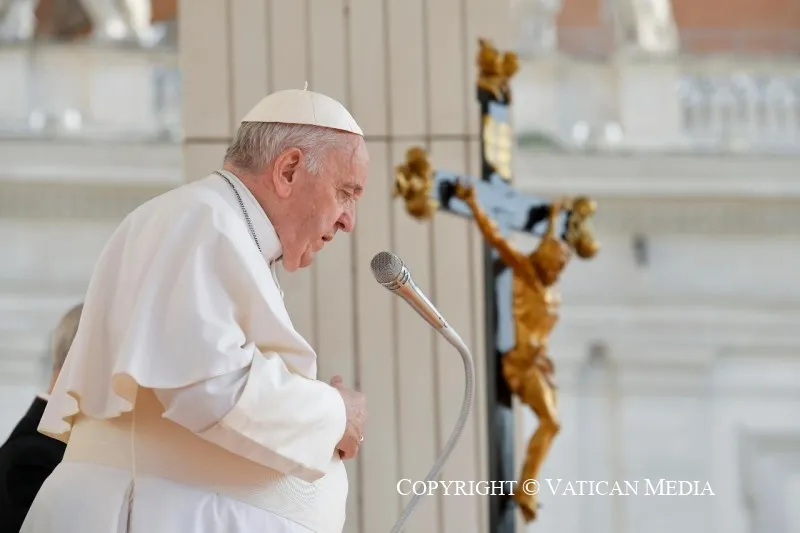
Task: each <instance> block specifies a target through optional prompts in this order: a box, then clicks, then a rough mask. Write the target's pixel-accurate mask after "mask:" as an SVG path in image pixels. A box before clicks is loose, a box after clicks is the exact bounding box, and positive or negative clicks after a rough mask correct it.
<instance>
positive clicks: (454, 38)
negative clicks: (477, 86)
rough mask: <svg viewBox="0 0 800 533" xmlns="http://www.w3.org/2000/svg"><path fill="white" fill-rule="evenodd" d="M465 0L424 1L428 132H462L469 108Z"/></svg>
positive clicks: (470, 77) (469, 88) (465, 128)
mask: <svg viewBox="0 0 800 533" xmlns="http://www.w3.org/2000/svg"><path fill="white" fill-rule="evenodd" d="M463 3H464V0H436V1H435V2H426V4H425V9H426V19H427V24H426V28H427V42H428V47H427V53H428V58H427V62H426V65H427V79H428V92H427V96H428V100H429V102H428V106H429V107H428V108H429V114H430V118H429V120H430V134H431V135H462V134H464V133H466V131H467V122H466V121H467V115H468V114H469V113H471V112H472V100H473V96H472V95H473V94H474V91H473V90H472V87H473V83H472V72H473V71H472V69H470V70H466V68H467V61H466V44H467V42H466V40H465V39H466V36H465V31H464V23H463V18H464V11H463V9H462V5H463Z"/></svg>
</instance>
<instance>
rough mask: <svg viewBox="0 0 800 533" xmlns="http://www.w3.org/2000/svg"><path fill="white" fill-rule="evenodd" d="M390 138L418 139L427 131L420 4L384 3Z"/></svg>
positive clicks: (393, 0) (408, 1) (391, 0)
mask: <svg viewBox="0 0 800 533" xmlns="http://www.w3.org/2000/svg"><path fill="white" fill-rule="evenodd" d="M386 4H387V6H388V19H389V31H388V35H389V53H388V61H389V65H388V66H389V99H390V100H389V106H390V109H391V116H390V122H389V123H390V125H391V135H395V136H397V135H401V136H402V135H405V136H409V135H413V136H422V135H425V134H427V133H428V128H427V116H426V115H427V101H426V100H427V98H426V97H427V95H426V91H427V83H426V82H427V80H426V68H425V60H426V58H425V55H426V53H427V51H428V48H427V47H426V43H425V17H424V11H425V10H424V7H423V2H422V0H388V1H387V2H386Z"/></svg>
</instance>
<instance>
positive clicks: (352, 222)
mask: <svg viewBox="0 0 800 533" xmlns="http://www.w3.org/2000/svg"><path fill="white" fill-rule="evenodd" d="M337 225H338V226H339V229H341V230H342V231H346V232H347V233H350V232H351V231H353V229H354V228H355V226H356V213H355V211H345V212H344V213H342V216H340V217H339V220H338V221H337Z"/></svg>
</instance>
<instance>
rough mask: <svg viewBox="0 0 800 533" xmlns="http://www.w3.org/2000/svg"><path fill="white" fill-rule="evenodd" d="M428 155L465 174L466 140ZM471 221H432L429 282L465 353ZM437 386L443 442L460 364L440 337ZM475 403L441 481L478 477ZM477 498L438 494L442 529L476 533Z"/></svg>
mask: <svg viewBox="0 0 800 533" xmlns="http://www.w3.org/2000/svg"><path fill="white" fill-rule="evenodd" d="M431 156H432V157H433V159H434V161H435V162H436V165H437V167H438V168H443V169H444V168H446V169H448V170H451V171H454V172H460V173H466V171H467V168H466V167H467V160H466V143H464V142H463V141H455V142H454V141H438V142H436V141H434V142H433V144H432V146H431ZM470 229H471V224H470V223H469V222H468V221H466V220H464V219H462V218H461V217H457V216H454V215H447V214H444V213H441V214H439V216H437V217H436V219H435V220H434V223H433V243H432V244H433V261H434V273H433V274H434V275H433V283H434V286H435V287H436V301H437V307H438V308H439V310H440V311H441V313H442V315H443V316H444V317H445V319H446V320H447V321H448V322H449V323H450V324H451V326H452V327H453V328H454V329H455V330H456V331H457V332H458V333H459V334H460V335H461V336H462V338H463V340H464V341H465V342H466V343H467V346H468V347H469V348H470V350H471V351H475V346H474V345H473V344H472V339H471V331H472V310H471V307H470V304H471V302H472V292H473V291H474V290H475V287H474V285H473V281H472V276H471V268H470V266H471V265H470V263H471V261H470V259H471V257H470V245H469V235H470ZM436 364H437V372H436V374H437V376H438V380H437V385H436V388H437V390H439V391H440V392H439V395H438V396H439V398H438V400H439V402H438V412H439V417H438V418H439V428H438V432H439V441H440V442H441V443H442V445H443V443H444V442H445V441H446V440H447V438H448V437H449V435H450V433H451V432H452V430H453V427H454V424H455V421H456V419H457V418H458V415H459V412H460V411H461V403H462V401H463V397H464V394H463V391H464V385H465V376H464V364H463V361H462V359H461V357H460V355H459V354H458V352H457V351H456V350H455V349H454V348H453V347H452V346H451V345H450V344H449V343H448V342H447V341H446V340H444V339H443V338H441V336H437V339H436ZM475 407H477V406H475V405H474V404H473V411H472V414H471V416H470V418H469V420H468V421H467V424H466V425H465V427H464V432H463V433H462V436H461V440H459V442H458V446H457V447H456V449H455V450H454V451H453V454H452V455H451V456H450V460H449V461H448V463H447V464H446V465H445V467H444V469H443V471H442V476H441V477H442V479H445V480H476V481H477V480H479V479H480V477H479V474H480V472H479V471H478V468H477V466H476V462H477V460H478V450H477V449H476V444H477V443H476V433H477V432H478V427H477V420H476V418H475V410H474V409H475ZM483 500H484V498H482V497H480V496H467V495H452V496H448V497H444V498H442V511H443V512H442V515H443V519H442V529H441V532H442V533H477V532H480V531H482V528H481V523H480V511H479V507H480V506H481V504H482V503H483Z"/></svg>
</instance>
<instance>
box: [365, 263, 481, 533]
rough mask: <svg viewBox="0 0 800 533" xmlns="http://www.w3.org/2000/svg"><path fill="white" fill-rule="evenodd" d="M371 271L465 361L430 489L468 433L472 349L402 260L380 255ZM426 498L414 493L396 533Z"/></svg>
mask: <svg viewBox="0 0 800 533" xmlns="http://www.w3.org/2000/svg"><path fill="white" fill-rule="evenodd" d="M370 267H371V268H372V274H373V275H374V276H375V280H376V281H377V282H378V283H380V284H381V285H383V286H384V287H386V288H387V289H389V290H390V291H391V292H392V293H394V294H396V295H398V296H400V297H401V298H403V300H405V301H406V303H408V305H410V306H411V307H412V308H413V309H414V310H415V311H416V312H417V313H418V314H419V316H421V317H422V318H423V319H424V320H425V321H426V322H427V323H428V324H430V325H431V327H433V328H434V329H435V330H436V331H437V332H438V333H439V334H441V335H442V336H443V337H444V338H445V339H447V341H448V342H449V343H450V344H452V345H453V346H454V347H455V348H456V350H458V353H459V354H460V355H461V359H462V360H463V361H464V374H465V384H464V400H463V402H462V404H461V412H460V413H459V416H458V420H457V421H456V425H455V428H453V432H452V434H451V435H450V438H449V439H448V440H447V442H446V443H445V445H444V448H443V449H442V453H441V454H440V455H439V458H438V459H437V460H436V462H435V463H434V465H433V467H432V468H431V470H430V472H428V476H427V477H426V478H425V483H426V485H428V486H430V485H429V483H430V482H431V481H434V480H435V479H436V477H437V476H438V475H439V471H440V470H441V469H442V467H443V466H444V464H445V462H446V461H447V459H448V458H449V457H450V454H451V453H452V452H453V449H455V446H456V443H457V442H458V439H459V438H460V437H461V433H462V432H463V431H464V426H465V425H466V423H467V417H468V416H469V412H470V409H471V408H472V401H473V397H474V396H475V365H474V363H473V360H472V354H471V353H470V351H469V348H467V345H466V344H464V341H463V340H461V337H460V336H459V335H458V333H456V331H455V330H454V329H453V328H451V327H450V325H449V324H448V323H447V321H446V320H445V319H444V318H443V317H442V315H441V313H439V311H438V310H437V309H436V307H434V305H433V304H432V303H431V302H430V300H428V298H427V297H426V296H425V294H423V292H422V291H421V290H420V289H419V287H417V285H416V283H414V280H413V279H412V278H411V272H410V271H409V270H408V268H406V266H405V264H403V261H401V260H400V258H399V257H397V256H396V255H394V254H393V253H390V252H379V253H377V254H375V256H374V257H373V258H372V262H371V263H370ZM423 494H424V492H419V493H418V492H416V491H415V492H414V496H412V497H411V499H410V500H409V502H408V504H407V505H406V507H405V509H404V510H403V512H402V514H401V515H400V518H399V519H398V520H397V523H395V525H394V527H393V528H392V533H398V532H399V531H402V528H403V525H404V524H405V522H406V521H407V520H408V517H409V516H411V513H412V512H413V511H414V509H415V507H416V506H417V504H418V503H419V499H420V497H421V496H422V495H423Z"/></svg>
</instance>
